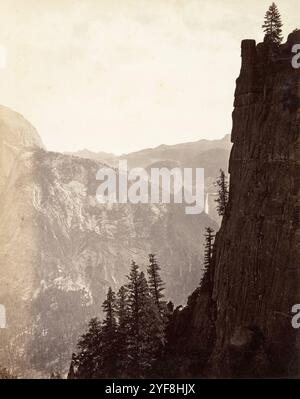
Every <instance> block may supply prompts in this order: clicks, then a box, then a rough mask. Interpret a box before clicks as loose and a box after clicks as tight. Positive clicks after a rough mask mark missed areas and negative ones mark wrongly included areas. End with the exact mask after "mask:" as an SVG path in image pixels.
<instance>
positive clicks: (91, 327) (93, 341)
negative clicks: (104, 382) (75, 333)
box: [70, 318, 103, 378]
mask: <svg viewBox="0 0 300 399" xmlns="http://www.w3.org/2000/svg"><path fill="white" fill-rule="evenodd" d="M102 346H103V345H102V327H101V323H100V321H99V320H98V319H97V318H93V319H91V320H90V322H89V324H88V331H87V332H86V333H85V334H83V335H82V336H81V337H80V339H79V342H78V345H77V347H78V353H77V354H73V357H72V363H71V365H72V378H97V377H99V376H100V375H99V370H102V357H101V350H102ZM70 378H71V376H70Z"/></svg>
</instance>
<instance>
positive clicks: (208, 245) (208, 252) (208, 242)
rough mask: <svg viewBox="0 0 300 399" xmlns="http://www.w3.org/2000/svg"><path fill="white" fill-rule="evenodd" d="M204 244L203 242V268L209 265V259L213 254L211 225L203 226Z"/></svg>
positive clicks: (207, 267)
mask: <svg viewBox="0 0 300 399" xmlns="http://www.w3.org/2000/svg"><path fill="white" fill-rule="evenodd" d="M204 237H205V244H204V268H205V270H207V269H209V267H210V265H211V259H212V254H213V241H214V237H215V236H214V230H213V229H212V228H211V227H206V228H205V234H204Z"/></svg>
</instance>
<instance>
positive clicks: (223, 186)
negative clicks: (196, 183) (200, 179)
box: [215, 169, 229, 216]
mask: <svg viewBox="0 0 300 399" xmlns="http://www.w3.org/2000/svg"><path fill="white" fill-rule="evenodd" d="M216 186H217V187H218V197H217V199H216V200H215V201H216V202H217V203H218V205H217V212H218V214H219V216H224V215H225V213H226V207H227V204H228V200H229V188H228V181H227V178H226V176H225V173H224V171H223V170H222V169H220V176H219V178H218V179H217V181H216Z"/></svg>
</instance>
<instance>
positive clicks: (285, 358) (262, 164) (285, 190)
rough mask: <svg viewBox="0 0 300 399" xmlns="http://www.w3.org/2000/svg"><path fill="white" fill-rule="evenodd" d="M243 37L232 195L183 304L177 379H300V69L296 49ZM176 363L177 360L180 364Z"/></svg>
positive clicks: (175, 324) (172, 350) (297, 37)
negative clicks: (201, 275)
mask: <svg viewBox="0 0 300 399" xmlns="http://www.w3.org/2000/svg"><path fill="white" fill-rule="evenodd" d="M295 43H300V31H297V32H294V33H293V34H291V35H290V36H289V38H288V41H287V43H285V44H284V45H281V46H280V48H278V49H275V50H272V51H270V50H269V49H268V48H267V47H266V45H265V44H264V43H260V44H258V45H256V44H255V41H253V40H245V41H243V42H242V67H241V72H240V76H239V78H238V79H237V86H236V93H235V104H234V107H235V108H234V112H233V129H232V142H233V148H232V151H231V156H230V164H229V172H230V199H229V204H228V209H227V213H226V215H225V216H224V218H223V221H222V226H221V228H220V231H219V232H218V234H217V236H216V240H215V251H214V256H213V262H212V263H213V266H212V270H210V274H209V276H207V278H206V280H205V281H204V282H203V284H202V286H201V288H199V289H197V290H196V291H195V292H194V293H193V294H192V296H191V297H190V298H189V304H188V306H187V307H185V308H184V309H182V310H177V311H176V312H175V314H174V317H173V320H172V323H171V325H170V327H169V344H168V347H167V354H166V357H165V361H166V362H172V364H173V368H174V364H176V365H177V369H176V370H175V371H174V377H178V376H179V377H180V376H189V377H202V376H211V377H215V376H217V377H219V376H221V377H293V376H297V375H300V373H299V371H300V363H299V350H300V337H299V330H296V329H294V328H293V327H292V324H291V319H292V313H291V309H292V306H293V305H294V304H299V303H300V287H299V281H300V260H299V259H300V253H299V250H300V229H299V199H300V196H299V187H300V180H299V178H300V147H299V143H300V69H294V68H293V67H292V65H291V60H292V56H293V54H292V50H291V49H292V46H293V44H295ZM174 360H176V362H175V361H174Z"/></svg>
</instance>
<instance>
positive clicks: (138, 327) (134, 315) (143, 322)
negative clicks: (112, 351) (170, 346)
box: [126, 262, 164, 378]
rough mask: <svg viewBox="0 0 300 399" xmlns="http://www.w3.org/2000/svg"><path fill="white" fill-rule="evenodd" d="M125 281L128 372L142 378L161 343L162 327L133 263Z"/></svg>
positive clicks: (145, 286) (146, 284)
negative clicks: (126, 293) (127, 314)
mask: <svg viewBox="0 0 300 399" xmlns="http://www.w3.org/2000/svg"><path fill="white" fill-rule="evenodd" d="M128 280H129V282H128V284H127V285H126V289H127V292H128V305H129V318H128V349H127V350H128V371H129V375H130V376H131V377H136V378H141V377H145V376H146V375H147V371H148V370H149V369H150V367H151V365H152V364H153V362H154V361H155V359H156V356H157V355H158V351H159V348H160V345H162V344H163V340H164V326H163V321H162V318H161V315H160V314H159V310H158V308H157V306H156V304H155V302H154V300H153V298H152V296H151V294H150V290H149V286H148V283H147V280H146V278H145V275H144V273H143V272H140V271H139V268H138V266H137V265H136V263H135V262H132V265H131V270H130V274H129V276H128Z"/></svg>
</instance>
